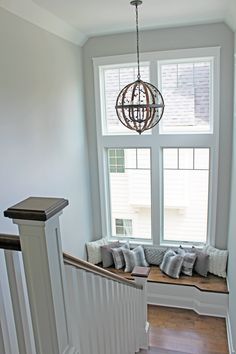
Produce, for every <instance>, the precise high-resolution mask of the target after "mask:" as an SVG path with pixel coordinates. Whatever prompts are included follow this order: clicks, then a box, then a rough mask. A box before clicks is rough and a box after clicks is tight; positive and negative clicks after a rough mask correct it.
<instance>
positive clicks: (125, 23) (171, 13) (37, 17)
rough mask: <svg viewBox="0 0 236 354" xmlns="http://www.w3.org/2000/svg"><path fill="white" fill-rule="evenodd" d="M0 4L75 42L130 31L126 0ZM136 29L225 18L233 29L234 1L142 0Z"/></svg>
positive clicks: (235, 22)
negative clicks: (138, 24)
mask: <svg viewBox="0 0 236 354" xmlns="http://www.w3.org/2000/svg"><path fill="white" fill-rule="evenodd" d="M0 6H1V7H3V8H5V9H7V10H8V11H10V12H12V13H14V14H16V15H17V16H20V17H22V18H24V19H26V20H27V21H30V22H32V23H34V24H36V25H37V26H39V27H42V28H44V29H46V30H48V31H49V32H52V33H54V34H57V35H59V36H60V37H63V38H65V39H67V40H70V41H72V42H74V43H77V44H83V43H84V42H85V41H86V39H87V38H89V37H91V36H94V35H101V34H110V33H118V32H124V31H132V30H134V28H135V14H134V7H132V6H130V4H129V0H116V1H115V0H99V1H98V0H86V1H84V0H0ZM139 17H140V21H139V23H140V29H148V28H160V27H171V26H172V27H173V26H180V25H191V24H200V23H211V22H218V21H225V22H226V23H228V24H229V25H230V26H231V27H232V28H233V29H234V30H235V29H236V1H235V0H143V4H142V6H141V7H140V8H139Z"/></svg>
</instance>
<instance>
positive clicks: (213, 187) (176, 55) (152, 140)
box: [93, 47, 220, 246]
mask: <svg viewBox="0 0 236 354" xmlns="http://www.w3.org/2000/svg"><path fill="white" fill-rule="evenodd" d="M195 58H202V59H206V58H213V78H214V81H213V83H214V85H213V90H212V95H213V97H214V100H212V102H213V105H212V107H211V109H212V114H213V117H214V127H213V131H212V132H208V133H205V132H204V133H203V132H197V133H195V132H194V133H193V132H186V133H173V132H171V133H166V132H165V133H164V134H163V133H161V131H160V126H159V125H157V126H156V127H155V128H154V129H153V130H152V133H151V134H146V135H145V134H144V135H141V136H139V135H138V134H137V135H129V131H128V130H127V134H115V135H114V134H110V135H106V134H104V133H103V126H102V114H103V113H104V111H103V98H102V93H103V90H102V87H103V86H102V85H103V84H104V83H103V82H102V79H101V73H102V70H103V68H108V67H109V66H110V67H114V66H115V65H117V66H118V67H120V66H121V65H124V66H126V65H127V64H128V65H129V63H130V64H133V63H135V62H136V54H129V55H118V56H112V57H103V58H93V66H94V88H95V104H96V130H97V152H98V166H99V187H100V190H99V192H100V205H101V224H102V235H103V236H104V237H109V238H111V239H112V238H114V237H112V235H111V222H110V220H111V215H110V214H111V208H110V192H109V173H108V171H109V170H108V159H107V149H109V148H113V149H119V148H123V149H127V148H150V152H151V205H152V207H151V219H152V226H151V230H152V231H151V232H152V239H151V240H145V239H143V240H140V239H136V241H137V242H138V243H146V244H148V243H154V244H159V245H177V244H180V242H176V243H173V242H172V243H168V242H166V241H165V242H163V221H162V220H163V215H162V205H163V195H162V194H163V193H162V191H163V188H162V183H163V181H162V149H163V148H171V147H172V148H176V147H177V148H210V172H209V203H208V232H207V234H208V236H207V242H206V243H207V244H211V245H213V246H214V245H215V227H216V211H217V190H218V155H219V151H218V150H219V101H220V82H219V80H220V47H209V48H193V49H180V50H170V51H161V52H150V53H142V57H141V59H142V62H143V63H144V64H147V63H149V65H150V81H151V82H152V83H153V84H154V85H156V86H158V75H159V73H158V62H159V61H170V60H176V59H178V60H187V59H188V60H190V59H195ZM117 119H118V118H117ZM160 201H161V202H162V203H160ZM182 244H183V243H182ZM191 244H193V243H191Z"/></svg>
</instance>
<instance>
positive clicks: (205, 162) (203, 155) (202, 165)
mask: <svg viewBox="0 0 236 354" xmlns="http://www.w3.org/2000/svg"><path fill="white" fill-rule="evenodd" d="M209 158H210V156H209V149H195V160H194V164H195V168H197V169H199V170H207V169H209Z"/></svg>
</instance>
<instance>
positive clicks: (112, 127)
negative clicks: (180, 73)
mask: <svg viewBox="0 0 236 354" xmlns="http://www.w3.org/2000/svg"><path fill="white" fill-rule="evenodd" d="M140 72H141V77H142V80H144V81H149V66H148V65H143V66H141V68H140ZM136 79H137V68H136V65H133V66H128V67H123V66H121V67H120V68H117V67H116V68H113V69H105V70H104V88H103V89H104V99H105V102H104V105H105V107H104V113H105V117H103V120H104V122H105V127H104V128H105V133H108V134H116V133H117V134H121V133H123V134H135V132H132V130H129V129H127V128H126V127H125V126H124V125H123V124H122V123H120V121H119V119H118V118H117V115H116V110H115V105H116V99H117V96H118V94H119V92H120V90H121V89H122V88H123V87H124V86H126V85H127V84H129V83H131V82H133V81H135V80H136ZM149 134H150V132H149Z"/></svg>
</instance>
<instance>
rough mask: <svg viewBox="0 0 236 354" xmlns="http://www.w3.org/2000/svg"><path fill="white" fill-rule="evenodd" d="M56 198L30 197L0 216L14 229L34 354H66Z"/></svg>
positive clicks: (64, 203)
mask: <svg viewBox="0 0 236 354" xmlns="http://www.w3.org/2000/svg"><path fill="white" fill-rule="evenodd" d="M67 205H68V201H67V200H65V199H60V198H34V197H30V198H28V199H26V200H24V201H22V202H21V203H19V204H16V205H14V206H13V207H11V208H9V209H7V210H6V211H5V212H4V215H5V216H6V217H9V218H11V219H13V222H14V223H15V224H17V225H18V227H19V233H20V242H21V249H22V255H23V262H24V269H25V275H26V282H27V288H28V294H29V302H30V308H31V316H32V323H33V330H34V337H35V343H36V352H37V354H62V353H66V352H67V351H69V348H70V345H69V334H68V324H67V318H66V299H65V291H64V286H65V281H64V265H63V253H62V247H61V236H60V226H59V216H60V214H61V213H62V210H63V209H64V208H65V207H66V206H67Z"/></svg>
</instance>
